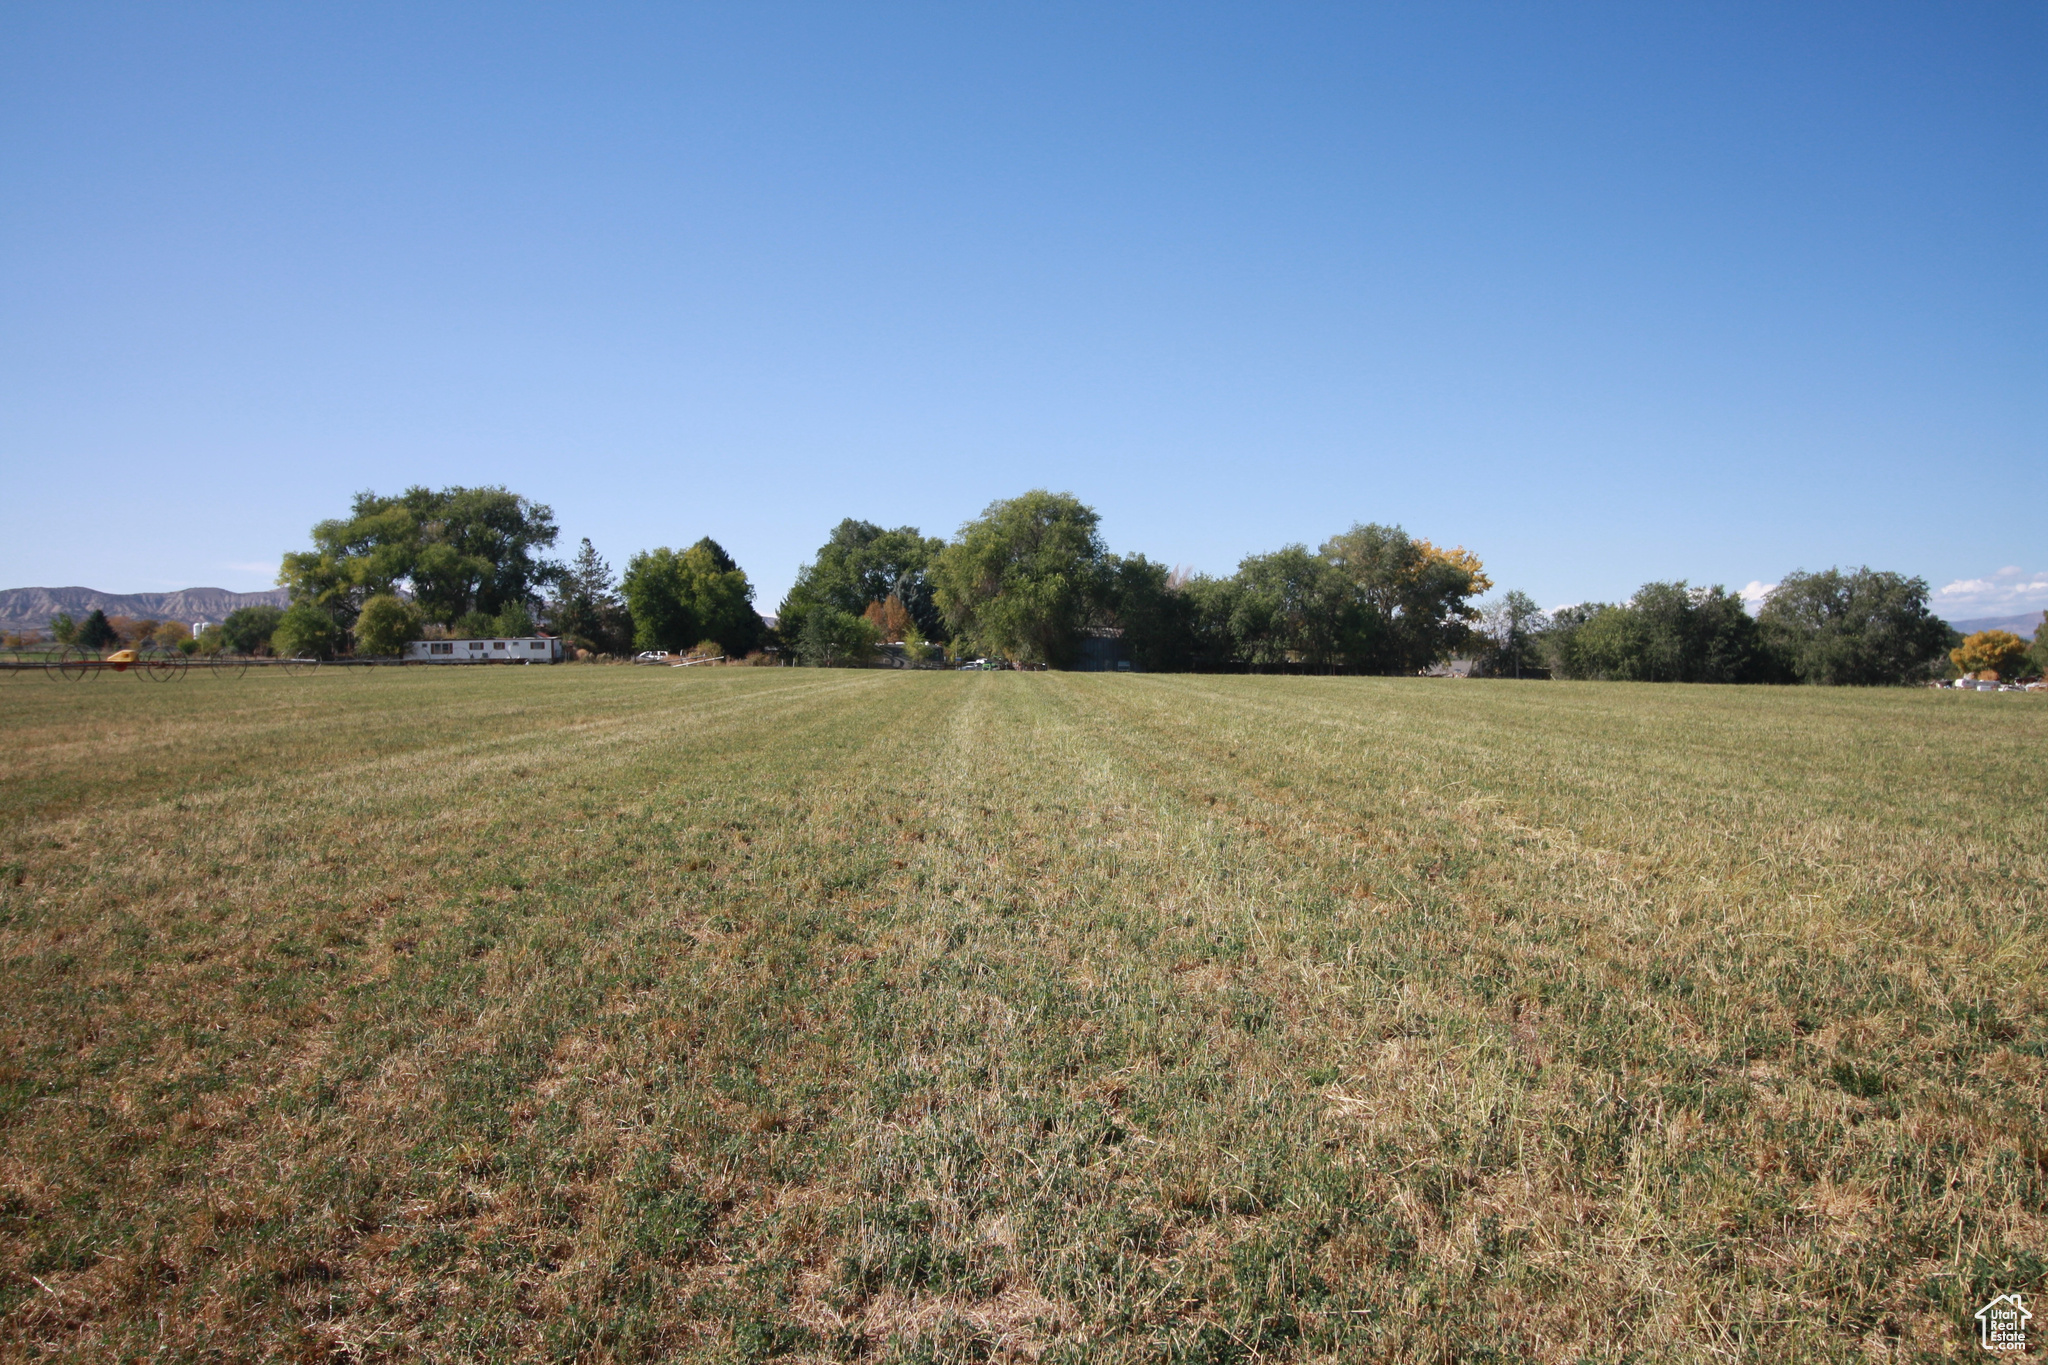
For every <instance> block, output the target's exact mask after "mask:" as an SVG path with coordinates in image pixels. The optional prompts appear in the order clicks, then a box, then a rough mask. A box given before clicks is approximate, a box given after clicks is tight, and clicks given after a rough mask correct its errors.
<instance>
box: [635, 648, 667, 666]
mask: <svg viewBox="0 0 2048 1365" xmlns="http://www.w3.org/2000/svg"><path fill="white" fill-rule="evenodd" d="M669 658H670V656H669V652H668V651H667V650H665V649H649V650H645V651H643V652H641V653H639V654H635V655H634V656H633V662H634V663H636V664H665V663H667V662H669Z"/></svg>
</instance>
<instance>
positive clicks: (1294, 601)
mask: <svg viewBox="0 0 2048 1365" xmlns="http://www.w3.org/2000/svg"><path fill="white" fill-rule="evenodd" d="M1376 625H1378V622H1377V621H1376V620H1375V619H1374V618H1373V617H1372V616H1371V614H1370V612H1369V611H1368V610H1367V608H1366V606H1365V604H1364V602H1363V601H1362V600H1361V599H1360V595H1359V593H1358V591H1357V588H1356V586H1355V585H1354V584H1353V583H1352V582H1351V581H1350V579H1349V578H1348V577H1347V576H1346V575H1344V574H1343V573H1342V572H1341V571H1340V570H1339V569H1338V568H1337V567H1336V566H1335V565H1333V564H1331V563H1330V561H1329V560H1328V559H1326V558H1324V557H1323V556H1321V555H1316V554H1311V553H1309V550H1308V547H1307V546H1305V545H1286V546H1282V547H1281V548H1280V549H1278V550H1275V551H1274V552H1273V553H1271V554H1264V555H1252V556H1250V557H1249V558H1247V559H1246V560H1244V562H1242V563H1241V564H1239V565H1238V566H1237V592H1236V594H1235V600H1234V601H1233V602H1232V604H1231V613H1230V632H1231V636H1232V638H1233V639H1234V640H1235V642H1236V645H1237V656H1238V658H1239V659H1241V660H1242V661H1244V662H1245V663H1248V664H1252V665H1254V666H1257V665H1261V664H1282V663H1287V664H1305V665H1308V666H1310V667H1312V668H1327V667H1331V666H1334V665H1341V664H1346V663H1350V662H1353V661H1354V660H1355V659H1357V658H1358V657H1359V656H1361V655H1364V654H1368V653H1369V652H1370V647H1369V646H1368V645H1367V643H1366V637H1368V636H1370V635H1373V634H1376V633H1377V632H1376V631H1374V629H1373V627H1374V626H1376Z"/></svg>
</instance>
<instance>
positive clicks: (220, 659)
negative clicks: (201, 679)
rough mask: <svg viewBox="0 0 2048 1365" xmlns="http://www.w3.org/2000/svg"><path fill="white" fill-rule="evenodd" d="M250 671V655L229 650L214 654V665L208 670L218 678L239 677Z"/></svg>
mask: <svg viewBox="0 0 2048 1365" xmlns="http://www.w3.org/2000/svg"><path fill="white" fill-rule="evenodd" d="M248 671H249V656H248V655H246V654H240V653H237V652H236V651H234V650H227V651H224V652H222V653H219V654H216V655H214V656H213V665H212V667H211V668H209V669H208V670H207V672H208V673H209V674H211V675H212V676H213V677H216V678H239V677H241V676H242V675H243V674H244V673H247V672H248Z"/></svg>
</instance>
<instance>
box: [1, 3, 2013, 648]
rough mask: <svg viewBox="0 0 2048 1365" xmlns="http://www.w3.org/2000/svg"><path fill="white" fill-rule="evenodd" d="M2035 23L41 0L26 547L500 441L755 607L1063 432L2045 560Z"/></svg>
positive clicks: (1166, 486)
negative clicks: (828, 560)
mask: <svg viewBox="0 0 2048 1365" xmlns="http://www.w3.org/2000/svg"><path fill="white" fill-rule="evenodd" d="M2044 71H2048V7H2043V6H2040V5H2028V4H1977V5H1972V4H1952V5H1910V6H1884V5H1876V4H1868V3H1859V4H1853V5H1840V6H1830V7H1811V6H1800V5H1786V4H1769V5H1757V6H1742V5H1733V4H1720V3H1716V4H1709V5H1699V6H1692V7H1688V6H1683V5H1636V4H1631V5H1614V6H1596V5H1521V4H1517V5H1400V6H1387V7H1384V8H1378V9H1373V8H1368V7H1359V6H1329V7H1316V6H1308V5H1288V6H1274V5H1252V4H1245V5H1241V6H1221V7H1203V6H1191V5H1176V6H1164V5H1159V6H1142V7H1140V6H1130V7H1112V6H1105V5H1100V4H1088V5H1075V6H1071V7H1060V6H1055V5H1047V4H1034V5H1029V6H1022V5H1020V6H1007V7H997V6H959V5H948V6H940V5H933V6H929V7H893V6H891V7H883V6H849V5H819V6H815V7H775V6H770V5H765V4H763V5H747V6H720V7H715V8H709V7H707V8H685V7H682V6H675V5H655V6H646V7H624V6H568V5H557V6H548V7H538V6H535V7H521V6H513V5H502V4H500V5H489V6H475V7H464V6H454V5H419V4H407V5H392V6H375V5H348V6H341V5H334V6H317V5H288V6H277V5H266V6H255V5H251V6H246V7H225V6H207V5H181V6H160V5H159V6H143V5H138V6H133V7H109V6H103V5H93V4H72V5H63V6H27V5H16V6H10V7H7V8H5V9H4V10H0V174H4V177H5V178H4V184H5V185H6V186H7V192H6V193H5V194H4V195H0V495H4V499H5V504H6V507H7V511H8V517H7V524H8V533H7V534H6V535H5V536H4V537H0V586H14V585H26V584H42V585H52V586H54V585H64V584H73V583H79V584H85V585H88V586H92V587H98V588H103V589H107V590H111V591H131V592H132V591H149V590H157V589H165V588H177V587H186V586H191V585H195V584H206V585H218V586H224V587H230V588H253V587H261V586H267V585H268V584H269V582H270V580H271V578H272V577H273V575H274V572H275V565H276V562H277V559H278V556H279V555H280V554H281V553H282V552H283V551H285V550H287V549H292V548H297V547H300V546H302V545H303V544H304V543H305V540H306V531H307V528H308V527H309V526H310V525H311V523H313V522H314V521H316V520H318V519H320V518H322V517H325V516H331V515H336V514H338V513H339V512H341V511H342V510H343V509H344V508H345V507H346V505H347V502H348V499H349V496H350V495H351V494H352V493H353V492H355V491H356V490H358V489H364V488H372V489H378V490H382V491H396V490H397V489H399V488H401V487H403V486H404V485H406V484H410V483H426V484H433V485H441V484H451V483H504V484H507V485H509V486H511V487H512V488H514V489H516V490H518V491H520V492H522V493H525V494H527V495H528V496H530V497H533V498H535V499H537V500H540V501H543V502H546V503H548V504H550V505H552V506H553V508H554V509H555V511H556V513H557V516H558V519H559V521H560V524H561V527H562V531H563V534H564V549H571V548H573V546H574V542H575V540H576V538H578V537H581V536H586V535H587V536H589V537H591V538H592V539H593V540H594V541H595V542H596V544H597V545H598V547H599V549H601V550H602V551H604V552H605V553H606V554H607V555H608V556H609V557H610V558H611V559H612V560H613V562H614V563H615V564H620V563H623V561H624V560H625V558H626V557H627V555H629V554H630V553H631V552H632V551H634V550H636V549H641V548H646V547H649V546H653V545H657V544H670V545H681V544H685V543H687V542H689V541H693V540H695V539H696V538H697V537H699V536H702V535H706V534H709V535H712V536H715V537H717V538H718V539H719V540H720V541H721V542H722V543H724V544H725V545H726V546H727V548H728V549H730V550H731V551H732V552H733V553H734V555H735V556H736V557H737V558H738V559H739V561H740V562H741V564H742V565H743V566H745V567H746V568H747V570H748V571H749V573H750V574H751V575H752V576H753V578H754V580H755V581H756V583H757V584H758V585H759V587H760V590H761V591H760V596H761V599H762V601H761V605H762V606H763V608H764V609H767V610H772V609H773V607H774V604H775V603H776V601H778V600H779V598H780V596H781V593H782V591H783V589H784V588H786V586H787V585H788V583H789V581H790V579H791V577H792V576H793V575H794V573H795V571H796V569H797V566H798V565H799V564H800V563H802V562H803V561H804V560H805V559H806V558H808V557H809V555H810V553H811V552H812V550H813V549H814V548H815V547H816V546H817V544H818V543H819V542H820V541H821V540H822V539H823V537H824V535H825V533H826V532H827V531H828V530H829V528H830V527H831V526H832V525H833V523H835V522H836V521H838V520H839V519H840V518H841V517H844V516H861V517H866V518H869V519H871V520H875V521H879V522H882V523H884V524H887V525H896V524H902V523H910V524H914V525H918V526H920V527H922V528H924V529H925V530H926V531H927V532H937V533H946V534H950V533H951V532H952V530H953V529H954V528H955V527H957V526H958V524H959V523H960V522H961V521H962V520H964V519H966V518H968V517H970V516H972V515H974V514H975V513H976V512H977V511H979V510H980V508H981V507H982V506H984V505H985V504H986V503H988V502H989V501H990V500H991V499H994V498H998V497H1002V496H1007V495H1010V494H1013V493H1016V492H1020V491H1022V490H1024V489H1027V488H1032V487H1040V486H1042V487H1050V488H1055V489H1068V490H1071V491H1073V492H1074V493H1076V494H1078V495H1079V496H1081V497H1082V498H1083V499H1085V500H1087V501H1088V502H1090V503H1092V504H1093V505H1094V506H1095V507H1097V508H1098V509H1099V510H1100V511H1101V513H1102V515H1103V526H1104V531H1105V534H1106V535H1107V537H1108V539H1109V541H1110V542H1111V544H1112V546H1113V547H1114V548H1117V549H1120V550H1126V551H1142V552H1144V553H1146V554H1148V555H1151V556H1152V557H1153V558H1155V559H1161V560H1165V561H1168V562H1172V563H1180V564H1187V565H1190V566H1193V567H1195V568H1198V569H1202V570H1206V571H1211V572H1228V571H1229V570H1230V569H1231V568H1232V567H1233V566H1234V565H1235V563H1236V562H1237V560H1238V559H1239V558H1241V557H1242V556H1244V555H1246V554H1249V553H1255V552H1259V551H1264V550H1269V549H1273V548H1277V547H1278V546H1280V545H1281V544H1284V543H1286V542H1289V541H1305V542H1307V543H1309V544H1311V545H1313V544H1316V543H1318V542H1319V541H1321V540H1322V539H1323V538H1325V537H1327V536H1328V535H1330V534H1332V533H1334V532H1337V531H1339V530H1342V529H1343V528H1345V527H1346V526H1348V525H1349V524H1350V523H1352V522H1353V521H1361V520H1363V521H1374V520H1376V521H1387V522H1399V523H1401V524H1403V525H1405V526H1406V527H1407V528H1408V529H1409V530H1411V531H1413V532H1415V533H1417V534H1421V535H1425V536H1428V537H1430V538H1432V539H1435V540H1438V541H1440V542H1444V543H1458V544H1464V545H1466V546H1468V547H1470V548H1471V549H1473V550H1474V551H1476V552H1477V553H1478V554H1479V555H1480V556H1481V557H1482V558H1483V559H1484V560H1485V561H1486V563H1487V565H1488V567H1489V569H1490V571H1491V572H1492V573H1493V575H1494V577H1495V578H1496V580H1497V581H1498V582H1499V583H1500V585H1501V586H1502V587H1520V588H1523V589H1525V590H1527V591H1529V592H1530V593H1532V594H1533V595H1534V596H1536V597H1537V599H1538V600H1539V601H1542V602H1545V603H1546V604H1548V603H1562V602H1569V601H1577V600H1582V599H1588V598H1616V597H1622V596H1626V595H1627V593H1628V592H1629V591H1630V590H1631V589H1633V588H1634V587H1635V586H1636V585H1637V584H1639V583H1641V582H1643V581H1645V580H1648V579H1653V578H1687V579H1690V580H1692V581H1695V582H1720V583H1726V584H1728V585H1729V586H1731V587H1741V586H1743V585H1745V584H1751V583H1768V582H1770V581H1773V580H1775V579H1776V578H1777V577H1778V576H1780V575H1782V574H1783V573H1785V572H1786V571H1787V570H1790V569H1793V568H1797V567H1807V568H1820V567H1825V566H1827V565H1829V564H1837V563H1839V564H1845V565H1847V564H1860V563H1869V564H1872V565H1875V566H1878V567H1883V568H1893V569H1899V570H1902V571H1905V572H1910V573H1917V574H1922V575H1925V576H1926V577H1927V578H1928V579H1929V580H1930V581H1931V582H1932V583H1933V584H1934V585H1935V586H1936V587H1937V588H1945V587H1946V586H1947V585H1950V584H1955V583H1976V584H1978V585H1979V586H1977V587H1972V588H1967V589H1958V590H1955V591H1950V592H1948V593H1947V594H1946V596H1945V597H1943V598H1941V599H1939V600H1940V602H1941V605H1942V607H1943V610H1944V611H1945V612H1946V613H1947V614H1949V615H1951V616H1969V615H1982V614H1993V613H1997V612H2002V611H2005V610H2017V609H2020V608H2023V607H2038V606H2044V605H2048V535H2044V533H2043V530H2042V528H2043V526H2044V524H2048V523H2044V513H2048V500H2044V494H2048V251H2044V249H2043V248H2044V243H2048V80H2044V78H2043V73H2044Z"/></svg>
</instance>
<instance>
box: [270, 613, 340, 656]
mask: <svg viewBox="0 0 2048 1365" xmlns="http://www.w3.org/2000/svg"><path fill="white" fill-rule="evenodd" d="M270 647H271V649H272V650H274V651H275V652H276V653H278V654H280V655H282V656H283V657H285V658H287V659H331V658H333V657H334V654H335V651H336V650H337V649H339V648H340V647H341V628H340V627H339V626H337V625H335V623H334V618H333V617H332V616H330V615H328V614H327V612H325V611H323V610H321V609H320V608H319V607H316V606H314V605H313V604H312V603H311V602H295V603H293V604H292V605H291V606H290V607H288V608H287V609H286V610H285V613H284V615H282V616H280V617H279V618H278V620H277V629H276V630H275V631H273V632H272V633H271V636H270Z"/></svg>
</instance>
